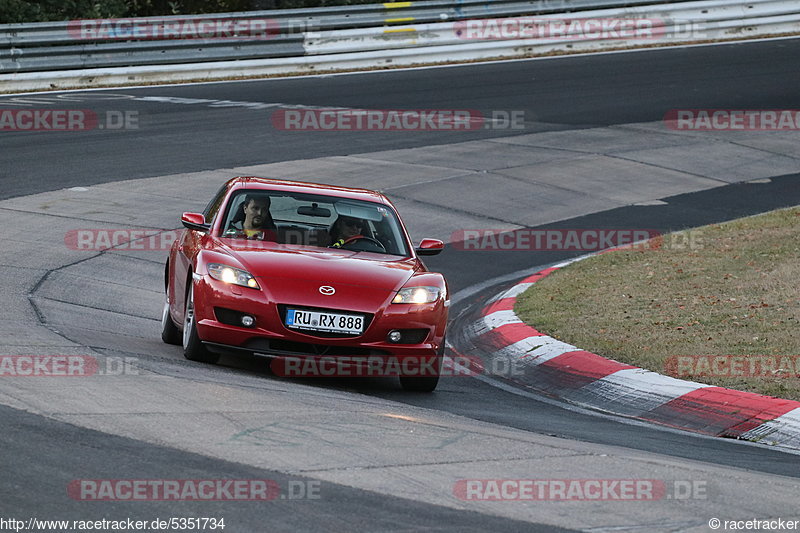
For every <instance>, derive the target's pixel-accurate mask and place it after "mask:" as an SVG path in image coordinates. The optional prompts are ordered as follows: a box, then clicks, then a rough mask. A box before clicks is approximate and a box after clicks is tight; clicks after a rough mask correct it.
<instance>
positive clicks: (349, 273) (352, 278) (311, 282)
mask: <svg viewBox="0 0 800 533" xmlns="http://www.w3.org/2000/svg"><path fill="white" fill-rule="evenodd" d="M227 248H228V249H229V250H230V252H231V255H233V256H234V257H236V258H237V259H238V260H239V262H240V263H241V265H242V266H243V267H244V268H246V269H247V270H248V271H249V272H250V273H251V274H253V275H254V276H255V277H256V278H257V279H258V282H259V284H260V285H261V286H262V288H263V289H264V291H265V292H266V293H267V294H268V296H269V297H270V299H272V300H273V301H276V302H279V303H294V304H296V305H307V306H312V307H333V308H340V309H358V310H363V311H366V312H372V311H374V310H375V309H377V308H378V307H380V306H382V305H383V304H385V303H386V302H387V301H388V299H389V298H390V296H391V295H392V293H393V292H395V291H397V290H399V289H400V288H401V287H402V286H403V285H404V284H405V283H406V282H407V281H408V280H409V278H410V277H411V276H412V275H413V274H414V272H415V271H416V270H417V269H418V268H419V265H418V263H417V261H416V260H415V259H413V258H399V257H398V258H396V259H388V260H387V258H390V257H391V256H385V255H379V254H372V253H366V252H360V253H359V252H352V251H349V250H325V251H320V252H317V251H314V250H309V249H298V248H296V247H291V248H284V247H283V246H282V245H277V246H276V247H275V248H274V249H268V250H252V249H248V247H247V246H246V245H245V246H243V247H239V246H236V245H235V244H233V245H228V246H227ZM323 286H327V287H333V289H334V290H335V293H334V294H332V295H326V294H322V292H321V291H320V287H323Z"/></svg>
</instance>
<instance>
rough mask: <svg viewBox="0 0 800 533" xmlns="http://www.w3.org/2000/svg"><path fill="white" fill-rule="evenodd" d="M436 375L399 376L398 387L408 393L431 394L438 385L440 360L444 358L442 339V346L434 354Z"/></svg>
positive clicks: (440, 368)
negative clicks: (435, 357)
mask: <svg viewBox="0 0 800 533" xmlns="http://www.w3.org/2000/svg"><path fill="white" fill-rule="evenodd" d="M436 356H437V361H436V375H435V376H400V386H401V387H403V390H406V391H409V392H433V391H434V390H436V386H437V385H438V384H439V374H440V373H441V370H442V358H443V357H444V339H442V346H441V348H439V351H438V353H437V354H436Z"/></svg>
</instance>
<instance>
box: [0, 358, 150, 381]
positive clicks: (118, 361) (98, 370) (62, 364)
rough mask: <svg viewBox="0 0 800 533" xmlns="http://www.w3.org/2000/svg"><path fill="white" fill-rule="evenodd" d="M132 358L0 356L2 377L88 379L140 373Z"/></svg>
mask: <svg viewBox="0 0 800 533" xmlns="http://www.w3.org/2000/svg"><path fill="white" fill-rule="evenodd" d="M135 361H136V359H135V358H133V357H115V356H107V357H94V356H91V355H0V378H8V377H24V378H54V377H55V378H76V377H80V378H85V377H91V376H121V375H138V374H139V369H138V367H137V366H136V365H135Z"/></svg>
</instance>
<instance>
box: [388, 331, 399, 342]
mask: <svg viewBox="0 0 800 533" xmlns="http://www.w3.org/2000/svg"><path fill="white" fill-rule="evenodd" d="M387 338H388V339H389V342H400V339H402V338H403V334H402V333H400V332H399V331H397V330H396V329H393V330H392V331H390V332H389V335H388V336H387Z"/></svg>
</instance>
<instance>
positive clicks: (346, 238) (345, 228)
mask: <svg viewBox="0 0 800 533" xmlns="http://www.w3.org/2000/svg"><path fill="white" fill-rule="evenodd" d="M363 229H364V221H363V220H361V219H360V218H354V217H345V216H340V217H339V218H338V219H337V220H336V222H334V223H333V226H331V240H332V244H331V245H330V246H329V247H330V248H341V247H342V246H344V245H345V244H348V243H350V242H353V241H355V240H358V239H363V238H364V235H362V234H361V232H362V231H363Z"/></svg>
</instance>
